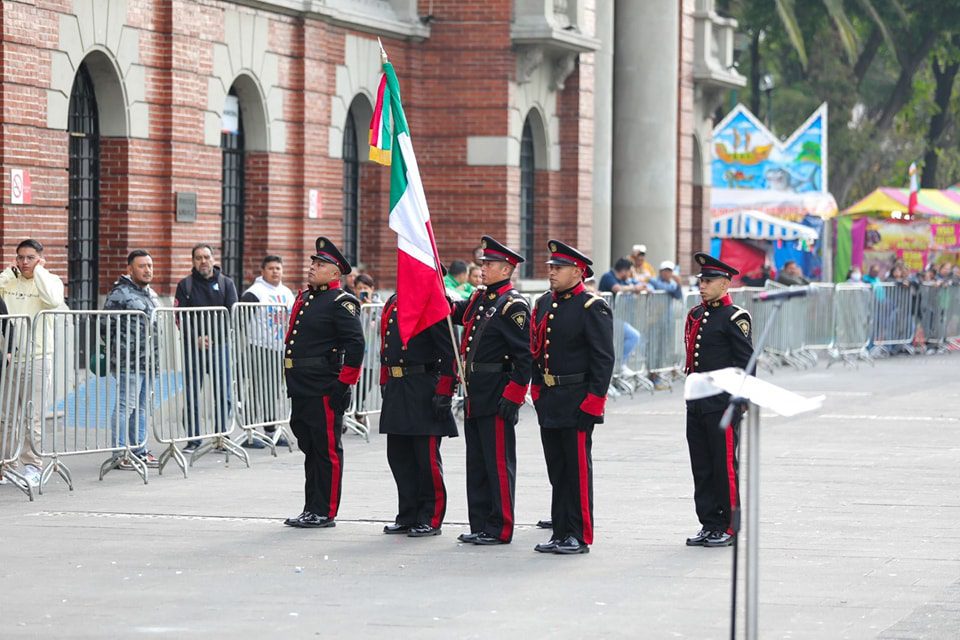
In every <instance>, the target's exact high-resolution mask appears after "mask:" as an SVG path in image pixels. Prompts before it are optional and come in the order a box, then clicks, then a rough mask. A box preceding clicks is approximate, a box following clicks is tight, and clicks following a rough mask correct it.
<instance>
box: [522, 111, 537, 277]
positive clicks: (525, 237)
mask: <svg viewBox="0 0 960 640" xmlns="http://www.w3.org/2000/svg"><path fill="white" fill-rule="evenodd" d="M534 177H535V164H534V151H533V129H532V127H531V126H530V118H529V117H528V118H527V119H526V120H525V121H524V123H523V135H522V137H521V138H520V255H522V256H525V257H526V258H527V261H526V262H524V263H523V264H521V265H520V277H521V278H532V277H533V264H534V261H533V260H531V259H530V256H532V255H534V246H533V224H534V200H535V198H536V185H535V183H534Z"/></svg>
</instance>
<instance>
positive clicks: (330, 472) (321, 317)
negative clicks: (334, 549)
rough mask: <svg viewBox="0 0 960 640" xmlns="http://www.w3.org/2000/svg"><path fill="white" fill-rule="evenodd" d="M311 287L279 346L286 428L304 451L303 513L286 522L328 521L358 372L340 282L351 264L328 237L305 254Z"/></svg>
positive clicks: (350, 307)
mask: <svg viewBox="0 0 960 640" xmlns="http://www.w3.org/2000/svg"><path fill="white" fill-rule="evenodd" d="M310 260H311V262H310V269H309V271H308V272H307V282H308V283H309V287H308V288H307V289H306V290H304V291H301V292H300V293H299V294H298V295H297V299H296V301H295V302H294V304H293V310H292V311H291V312H290V327H289V328H288V329H287V337H286V349H285V352H284V355H285V357H284V373H285V374H286V380H287V395H289V396H290V399H291V405H292V406H291V413H290V427H291V429H292V430H293V433H294V435H295V436H297V445H298V446H299V447H300V450H301V451H303V453H304V455H305V456H306V457H305V459H304V463H303V467H304V472H305V475H306V482H305V483H304V492H305V494H306V499H305V501H304V505H303V513H301V514H300V515H299V516H296V517H294V518H287V519H286V520H285V521H284V524H286V525H288V526H291V527H303V528H308V527H309V528H312V527H333V526H336V521H335V518H336V517H337V509H338V508H339V507H340V492H341V483H342V481H343V446H342V445H341V443H340V437H341V432H342V424H343V412H344V411H346V409H347V408H348V406H349V404H350V387H351V386H352V385H354V384H356V382H357V380H358V379H359V378H360V366H361V364H362V362H363V347H364V344H363V329H362V328H361V326H360V302H359V301H358V300H357V299H356V298H354V297H353V296H352V295H351V294H349V293H347V292H346V291H344V290H343V289H341V287H340V276H342V275H344V274H347V273H350V263H349V262H347V260H346V259H345V258H344V257H343V255H342V254H341V253H340V251H339V250H338V249H337V247H336V246H335V245H334V244H333V243H332V242H330V240H328V239H327V238H324V237H320V238H317V253H316V255H313V256H310Z"/></svg>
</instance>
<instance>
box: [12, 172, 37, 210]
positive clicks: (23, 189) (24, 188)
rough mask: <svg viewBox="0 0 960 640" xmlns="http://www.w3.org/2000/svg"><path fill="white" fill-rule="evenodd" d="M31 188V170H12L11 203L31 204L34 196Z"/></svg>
mask: <svg viewBox="0 0 960 640" xmlns="http://www.w3.org/2000/svg"><path fill="white" fill-rule="evenodd" d="M32 195H33V194H32V193H31V189H30V172H29V171H27V170H26V169H11V170H10V202H11V204H30V200H31V198H32Z"/></svg>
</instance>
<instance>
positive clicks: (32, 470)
mask: <svg viewBox="0 0 960 640" xmlns="http://www.w3.org/2000/svg"><path fill="white" fill-rule="evenodd" d="M42 474H43V472H42V471H40V469H39V467H36V466H34V465H32V464H27V465H24V466H23V477H25V478H26V479H27V482H29V483H30V486H31V487H39V486H40V477H41V475H42Z"/></svg>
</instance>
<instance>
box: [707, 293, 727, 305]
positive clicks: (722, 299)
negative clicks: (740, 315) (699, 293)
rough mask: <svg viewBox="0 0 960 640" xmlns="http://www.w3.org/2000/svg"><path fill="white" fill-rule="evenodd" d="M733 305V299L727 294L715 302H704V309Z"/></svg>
mask: <svg viewBox="0 0 960 640" xmlns="http://www.w3.org/2000/svg"><path fill="white" fill-rule="evenodd" d="M732 304H733V298H731V297H730V294H729V293H726V294H724V296H723V297H722V298H720V299H719V300H715V301H714V302H704V303H703V306H704V307H729V306H730V305H732Z"/></svg>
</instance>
